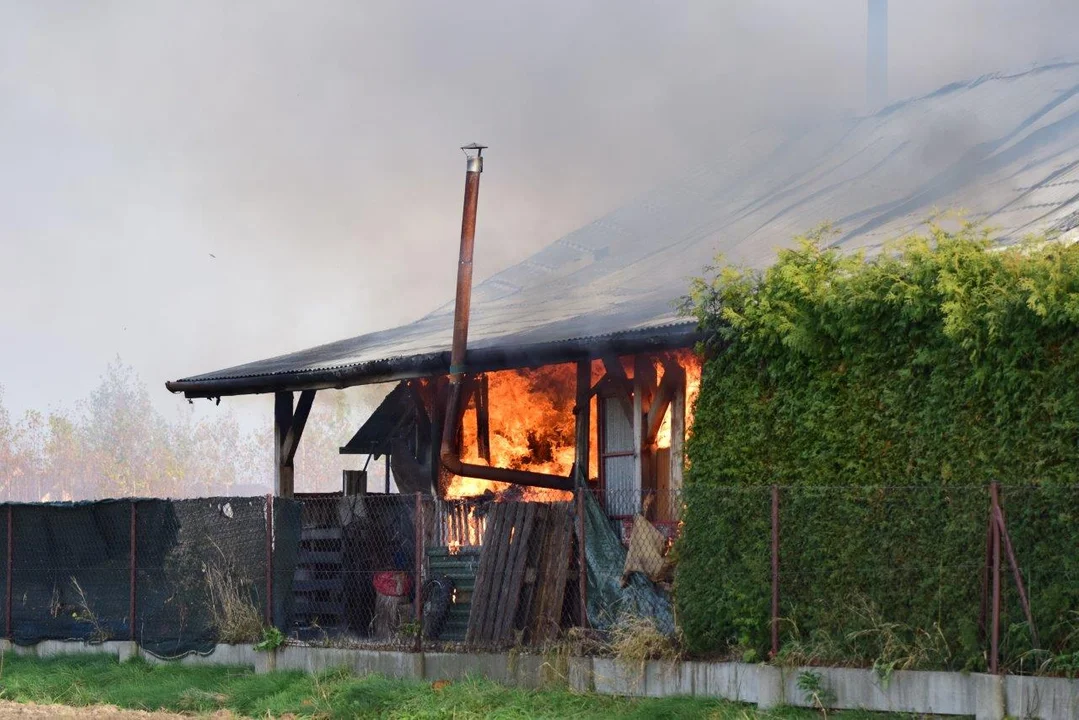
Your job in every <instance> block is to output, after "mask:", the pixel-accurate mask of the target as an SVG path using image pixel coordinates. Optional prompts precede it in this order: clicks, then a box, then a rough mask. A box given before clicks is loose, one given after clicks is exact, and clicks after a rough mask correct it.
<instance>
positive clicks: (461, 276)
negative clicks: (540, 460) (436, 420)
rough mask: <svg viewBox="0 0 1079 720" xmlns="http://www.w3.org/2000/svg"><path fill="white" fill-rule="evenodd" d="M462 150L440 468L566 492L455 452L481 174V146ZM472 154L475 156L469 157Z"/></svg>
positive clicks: (553, 482)
mask: <svg viewBox="0 0 1079 720" xmlns="http://www.w3.org/2000/svg"><path fill="white" fill-rule="evenodd" d="M461 149H462V150H464V151H465V154H466V155H467V156H468V165H467V171H466V173H465V207H464V213H463V215H462V218H461V250H460V255H459V258H458V261H457V296H456V299H455V301H454V306H453V346H452V347H451V348H450V387H449V397H448V399H447V402H446V422H444V423H443V425H442V428H443V429H442V448H441V450H440V452H439V457H440V459H441V461H442V467H444V468H446V469H447V470H449V471H450V472H451V473H453V474H454V475H463V476H466V477H474V478H479V479H481V480H494V481H496V482H505V483H516V484H518V485H534V486H537V487H546V488H554V489H556V490H570V489H572V487H573V479H572V478H570V477H561V476H559V475H547V474H545V473H535V472H527V471H525V470H507V469H504V468H495V467H488V466H486V465H468V464H465V463H463V462H461V458H460V456H459V455H458V451H457V447H456V445H457V428H458V423H459V422H460V419H461V410H462V408H461V392H462V385H463V384H464V380H465V350H466V349H467V347H468V318H469V314H470V312H471V305H472V251H473V248H474V246H475V239H476V205H477V204H478V202H479V196H480V173H482V172H483V157H482V155H483V151H484V150H485V149H486V147H485V146H483V145H478V144H476V143H472V144H471V145H466V146H464V147H463V148H461ZM470 150H475V151H476V154H475V155H469V154H468V152H469V151H470Z"/></svg>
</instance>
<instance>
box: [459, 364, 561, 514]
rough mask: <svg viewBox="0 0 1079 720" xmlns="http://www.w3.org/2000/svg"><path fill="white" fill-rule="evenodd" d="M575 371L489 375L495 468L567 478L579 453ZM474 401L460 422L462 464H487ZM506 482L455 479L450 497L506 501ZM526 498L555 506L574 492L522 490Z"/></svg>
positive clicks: (557, 367) (554, 369)
mask: <svg viewBox="0 0 1079 720" xmlns="http://www.w3.org/2000/svg"><path fill="white" fill-rule="evenodd" d="M575 386H576V368H575V366H574V365H571V364H565V365H549V366H546V367H542V368H539V369H536V370H503V371H499V372H492V373H488V374H487V387H488V391H487V397H488V417H489V423H488V424H489V428H490V446H491V465H493V466H495V467H502V468H510V469H513V470H530V471H532V472H540V473H545V474H548V475H558V476H561V477H567V476H568V475H569V473H570V470H571V469H572V467H573V459H574V454H575V448H574V444H575V439H574V431H575V419H574V416H573V404H574V398H575ZM476 420H477V418H476V412H475V401H474V400H472V401H470V402H469V406H468V409H467V410H466V412H465V414H464V418H463V419H462V422H461V429H462V441H463V442H462V449H461V459H462V460H463V461H464V462H466V463H470V464H475V465H485V464H487V463H486V462H485V461H484V460H483V459H482V458H481V457H480V454H479V442H478V430H477V421H476ZM511 487H514V486H511V485H509V484H507V483H498V482H491V481H488V480H480V479H478V478H470V477H453V478H452V479H451V480H450V483H449V486H448V487H447V488H446V493H445V495H446V497H447V498H464V497H474V496H477V495H482V494H483V493H484V492H487V491H490V492H492V493H494V494H495V495H497V496H502V495H503V494H505V493H506V492H508V491H509V490H510V488H511ZM518 487H519V488H520V492H521V496H522V499H525V500H537V501H546V502H556V501H564V500H570V499H571V498H572V493H569V492H565V491H561V490H548V489H545V488H535V487H528V486H518Z"/></svg>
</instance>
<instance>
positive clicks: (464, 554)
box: [290, 491, 679, 649]
mask: <svg viewBox="0 0 1079 720" xmlns="http://www.w3.org/2000/svg"><path fill="white" fill-rule="evenodd" d="M299 500H300V501H301V502H302V503H303V522H302V530H301V535H300V547H299V552H298V555H297V564H296V572H295V575H294V579H293V584H292V586H291V593H292V597H293V604H292V615H291V618H290V639H291V640H292V641H294V642H302V643H308V644H317V645H329V646H340V647H384V648H398V649H420V648H423V649H433V648H446V649H448V648H456V649H498V648H507V647H532V648H539V647H549V646H550V645H551V644H552V643H556V642H559V641H560V640H562V639H563V638H564V637H566V635H567V633H569V631H570V630H571V629H573V628H594V629H605V628H606V627H608V626H609V625H610V624H611V623H612V621H613V620H614V619H616V618H617V617H618V616H619V615H620V614H622V613H623V612H627V611H632V612H634V613H636V614H641V613H644V614H646V615H649V616H652V615H656V614H657V613H658V615H659V617H660V618H661V620H662V623H663V626H664V627H665V628H666V629H668V630H673V613H672V611H671V608H670V601H669V587H670V580H671V567H670V565H669V562H668V560H667V557H668V554H669V551H670V547H671V545H672V541H673V538H674V535H675V534H676V533H677V524H678V523H677V513H678V507H679V506H678V503H677V499H676V497H675V496H673V495H670V494H667V495H666V496H664V497H663V498H658V497H657V494H656V493H646V494H644V495H643V496H642V495H641V494H639V493H637V494H635V495H634V498H632V499H628V498H618V499H613V498H608V497H607V495H606V494H605V493H598V492H591V491H586V492H583V493H581V492H579V493H576V494H571V493H567V494H566V496H565V498H563V499H561V500H558V501H553V502H531V501H525V500H523V499H520V497H519V496H514V495H510V496H506V495H503V496H496V495H492V494H486V495H483V496H478V497H472V498H463V499H438V498H432V497H430V496H425V495H375V494H367V495H355V496H342V495H330V496H327V495H322V496H302V497H300V498H299ZM608 501H612V502H615V503H616V504H618V505H619V506H620V507H622V506H625V507H637V508H639V509H641V510H642V512H643V514H641V515H640V517H635V515H632V514H631V515H625V516H620V517H610V516H608V514H607V512H606V511H605V510H604V505H605V503H606V502H608ZM582 540H583V542H582ZM582 568H585V570H584V571H582ZM417 590H418V592H417Z"/></svg>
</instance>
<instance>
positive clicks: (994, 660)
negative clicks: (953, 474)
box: [989, 480, 1000, 674]
mask: <svg viewBox="0 0 1079 720" xmlns="http://www.w3.org/2000/svg"><path fill="white" fill-rule="evenodd" d="M989 499H990V506H991V507H990V513H991V514H992V517H993V521H992V523H990V526H991V528H992V535H991V540H992V547H993V560H992V563H993V617H992V620H991V621H990V622H991V623H992V625H991V627H990V640H989V672H991V673H993V674H996V673H997V672H998V671H999V667H998V664H999V660H1000V524H999V523H997V522H996V517H997V513H998V512H999V511H1000V485H999V483H997V482H996V481H995V480H994V481H993V482H992V483H991V484H990V485H989Z"/></svg>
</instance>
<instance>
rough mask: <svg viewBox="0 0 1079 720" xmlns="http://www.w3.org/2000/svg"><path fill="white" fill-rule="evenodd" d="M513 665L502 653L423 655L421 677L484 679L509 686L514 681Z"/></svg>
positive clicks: (429, 678) (433, 678) (428, 678)
mask: <svg viewBox="0 0 1079 720" xmlns="http://www.w3.org/2000/svg"><path fill="white" fill-rule="evenodd" d="M514 663H515V661H514V660H511V659H510V658H509V656H508V655H507V654H502V653H497V654H496V653H476V654H468V653H424V673H423V676H424V678H426V679H427V680H464V679H465V678H467V677H485V678H488V679H490V680H494V681H495V682H500V683H505V684H507V685H509V684H512V683H513V681H514V680H515V672H514Z"/></svg>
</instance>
